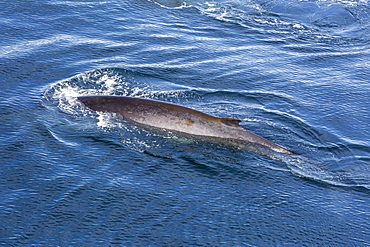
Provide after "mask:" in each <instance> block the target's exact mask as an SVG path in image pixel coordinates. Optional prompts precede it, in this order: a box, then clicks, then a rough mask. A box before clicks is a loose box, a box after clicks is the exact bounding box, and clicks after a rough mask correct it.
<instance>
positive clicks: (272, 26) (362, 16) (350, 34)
mask: <svg viewBox="0 0 370 247" xmlns="http://www.w3.org/2000/svg"><path fill="white" fill-rule="evenodd" d="M149 1H150V2H154V3H156V4H158V5H160V6H161V7H163V8H170V9H186V8H195V9H197V10H198V11H199V13H200V14H202V15H205V16H208V17H211V18H213V19H216V20H219V21H222V22H229V23H234V24H237V25H239V26H242V27H243V28H245V30H246V31H247V32H249V33H254V34H257V35H258V34H264V35H266V34H270V35H271V37H272V39H271V38H270V40H269V42H272V41H274V42H275V43H276V42H282V43H285V42H286V40H287V39H293V40H301V41H310V42H316V43H330V44H333V43H337V44H348V43H351V42H352V41H356V43H358V42H365V43H368V42H369V38H368V35H367V33H368V31H369V29H370V24H369V23H370V22H369V20H370V8H369V7H370V6H369V3H368V1H341V0H336V1H334V0H333V1H301V0H283V1H281V0H279V1H264V0H248V1H240V0H217V1H199V0H198V1H196V0H175V1H174V0H149ZM264 37H265V36H263V37H261V38H262V39H265V38H264Z"/></svg>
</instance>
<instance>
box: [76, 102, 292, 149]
mask: <svg viewBox="0 0 370 247" xmlns="http://www.w3.org/2000/svg"><path fill="white" fill-rule="evenodd" d="M78 100H80V101H81V102H82V103H83V104H84V105H86V106H87V107H88V108H90V109H92V110H94V111H98V112H113V113H118V114H120V115H121V116H122V117H123V118H124V119H126V120H131V121H134V122H136V123H140V124H144V125H148V126H152V127H156V128H161V129H167V130H173V131H178V132H182V133H187V134H191V135H196V136H206V137H216V138H224V139H230V140H236V141H243V142H246V143H249V144H248V145H250V144H253V143H256V144H258V145H261V146H264V147H267V148H269V149H271V150H274V151H276V152H280V153H287V154H292V153H291V152H290V151H288V150H286V149H284V148H282V147H280V146H278V145H276V144H274V143H272V142H270V141H268V140H266V139H264V138H262V137H260V136H258V135H255V134H253V133H251V132H249V131H247V130H245V129H243V128H241V127H240V126H239V123H240V122H241V120H240V119H236V118H219V117H214V116H211V115H208V114H206V113H203V112H200V111H196V110H193V109H190V108H187V107H183V106H179V105H175V104H171V103H165V102H160V101H156V100H149V99H142V98H135V97H126V96H81V97H78Z"/></svg>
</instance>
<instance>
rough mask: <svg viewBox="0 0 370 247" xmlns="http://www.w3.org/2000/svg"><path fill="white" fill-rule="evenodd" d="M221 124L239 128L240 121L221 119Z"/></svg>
mask: <svg viewBox="0 0 370 247" xmlns="http://www.w3.org/2000/svg"><path fill="white" fill-rule="evenodd" d="M221 121H222V123H224V124H226V125H229V126H234V127H239V123H240V122H241V121H242V120H240V119H237V118H221Z"/></svg>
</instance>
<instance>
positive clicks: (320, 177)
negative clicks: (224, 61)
mask: <svg viewBox="0 0 370 247" xmlns="http://www.w3.org/2000/svg"><path fill="white" fill-rule="evenodd" d="M80 95H123V96H133V97H142V98H149V99H156V100H162V101H167V102H172V103H177V104H179V105H184V106H189V107H191V108H193V109H197V110H201V111H203V112H205V113H209V114H213V115H217V113H218V114H219V116H220V117H237V118H240V119H244V120H246V121H245V122H244V125H241V126H243V127H245V128H247V129H249V130H251V131H252V132H254V130H256V131H257V132H259V133H256V134H259V135H261V136H263V137H266V138H267V139H270V140H273V141H274V142H275V141H276V142H277V143H278V144H280V145H282V146H285V147H288V149H289V146H290V147H292V146H293V145H292V144H291V142H294V143H296V147H295V148H291V151H293V152H295V153H297V154H299V155H285V154H279V153H274V152H266V153H264V155H266V156H268V157H270V158H272V159H274V160H277V162H282V164H278V165H271V163H270V162H264V161H263V160H262V161H261V164H262V166H265V167H267V168H271V169H276V170H281V171H289V172H291V173H293V174H295V175H297V176H299V177H303V178H308V179H312V180H315V181H320V182H324V183H327V184H331V185H335V186H344V187H351V188H365V189H367V190H368V189H370V168H369V166H368V164H369V161H370V158H369V153H370V148H369V147H367V146H362V145H354V144H348V145H347V144H343V143H341V142H340V140H338V138H335V136H331V143H329V144H326V146H325V145H323V144H320V143H323V142H322V140H320V138H322V136H330V134H329V133H326V134H325V133H324V132H323V131H321V130H317V129H315V127H313V126H310V125H309V123H306V122H305V121H304V120H301V119H300V118H298V117H295V116H294V115H292V113H290V114H287V113H284V112H279V111H270V110H269V109H268V108H267V107H259V106H258V105H259V104H260V103H261V102H264V103H265V104H264V105H266V102H268V101H269V100H277V99H278V100H279V99H280V100H282V101H284V102H285V103H286V104H291V106H292V107H294V105H295V104H298V103H297V102H294V99H289V98H285V97H284V95H273V94H267V93H261V92H253V91H245V92H244V91H240V90H238V91H237V92H236V91H235V92H233V90H229V91H225V90H223V91H217V90H214V89H207V88H192V87H186V86H183V85H178V84H174V83H171V82H167V81H164V80H161V79H158V78H154V77H152V76H149V75H144V74H140V73H136V72H134V71H128V70H124V69H101V70H94V71H90V72H87V73H84V74H80V75H77V76H75V77H72V78H69V79H66V80H63V81H59V82H56V83H54V84H52V85H50V87H49V88H47V89H46V90H45V93H44V100H43V104H44V106H45V107H47V108H48V110H49V111H54V115H56V116H55V117H54V118H58V117H59V118H62V119H63V118H66V116H67V118H70V119H69V122H70V123H71V124H72V125H73V122H74V121H78V122H79V124H81V122H83V123H84V124H83V125H84V127H83V128H84V130H85V131H86V130H88V133H94V131H93V130H92V129H96V127H97V126H98V129H100V131H98V132H99V133H100V134H101V133H102V132H103V134H104V133H106V134H107V135H108V136H109V133H112V132H114V134H112V136H109V137H108V139H109V138H110V139H113V141H112V140H111V141H108V142H109V143H112V142H113V143H115V144H114V145H116V144H117V140H114V139H115V138H117V134H118V136H119V142H120V144H121V145H124V146H126V147H129V148H131V149H132V150H136V151H139V152H141V153H144V154H146V155H151V156H153V157H154V158H165V159H172V158H173V157H174V156H176V152H185V153H187V154H195V155H190V156H187V155H185V156H184V157H183V158H182V160H183V161H185V162H186V163H191V164H198V163H199V164H201V162H198V161H197V159H198V158H200V157H199V155H198V156H197V154H201V155H203V156H204V157H208V158H210V159H212V160H216V161H220V162H221V163H223V164H238V167H242V165H243V164H245V154H246V153H245V151H243V147H240V146H238V145H237V146H235V145H232V146H230V145H229V144H226V145H224V144H225V143H220V142H219V141H216V142H214V141H212V140H211V141H206V142H204V140H198V139H197V138H192V137H188V136H183V135H178V133H173V132H171V131H165V132H163V131H157V130H155V131H153V129H148V128H142V126H137V125H134V124H131V123H128V122H126V121H123V120H122V119H121V118H120V117H117V116H116V115H114V114H97V113H95V112H91V111H90V110H88V109H87V108H85V107H84V106H83V105H82V104H81V103H80V102H79V101H78V100H77V99H76V97H77V96H80ZM235 98H236V99H237V103H235ZM220 102H221V104H220ZM214 106H216V107H214ZM251 109H252V110H253V112H251ZM227 114H229V115H227ZM253 114H258V116H253ZM245 115H248V118H245ZM71 116H72V117H71ZM269 118H273V119H274V121H273V123H272V121H271V119H269ZM53 121H57V120H55V119H54V120H53ZM61 121H62V120H61ZM53 128H58V124H55V125H52V124H51V125H50V126H48V129H49V130H50V132H51V133H58V130H57V129H56V130H54V129H53ZM261 129H262V130H263V131H264V132H262V131H261ZM101 130H103V131H101ZM77 131H82V129H81V127H79V130H77ZM97 135H98V134H97ZM57 139H60V140H62V139H63V136H58V138H57ZM95 139H99V140H101V139H103V140H105V142H107V141H106V138H100V137H95ZM317 143H319V144H317ZM220 145H221V146H222V147H221V148H220ZM247 149H249V150H250V149H251V148H247ZM252 151H253V150H252ZM257 153H258V152H257ZM249 156H250V155H249ZM205 166H206V167H204V165H202V166H197V167H198V168H199V167H203V168H204V169H207V170H209V169H210V170H212V167H208V165H205ZM226 166H227V165H226ZM238 169H239V168H238ZM216 170H217V169H216ZM216 170H215V171H216Z"/></svg>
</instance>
